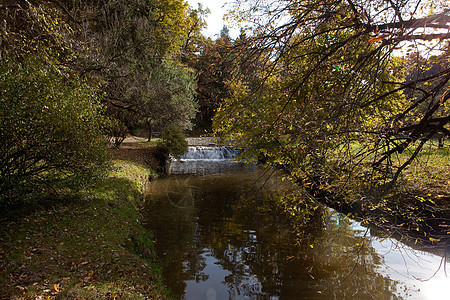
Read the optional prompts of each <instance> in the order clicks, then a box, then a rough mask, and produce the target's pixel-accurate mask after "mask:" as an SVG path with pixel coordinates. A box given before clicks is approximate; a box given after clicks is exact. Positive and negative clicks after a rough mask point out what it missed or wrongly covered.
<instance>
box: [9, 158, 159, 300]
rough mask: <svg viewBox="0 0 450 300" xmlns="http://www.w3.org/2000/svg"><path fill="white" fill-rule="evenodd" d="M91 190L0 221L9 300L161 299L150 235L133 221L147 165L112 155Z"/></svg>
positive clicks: (139, 216) (138, 216)
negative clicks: (107, 173) (105, 174)
mask: <svg viewBox="0 0 450 300" xmlns="http://www.w3.org/2000/svg"><path fill="white" fill-rule="evenodd" d="M114 165H115V168H114V170H113V171H112V172H111V174H110V176H109V177H108V178H106V179H105V180H103V181H102V182H100V183H98V184H97V185H96V187H95V189H94V190H90V191H76V192H75V191H74V192H72V194H67V195H65V196H64V197H63V198H65V199H62V200H61V201H60V203H59V204H54V207H52V208H50V209H45V210H40V211H35V212H34V213H31V214H28V215H25V216H23V215H22V216H20V217H19V216H16V217H15V218H14V219H11V218H9V219H8V220H2V222H1V227H0V291H2V296H3V295H5V296H6V297H8V299H38V298H39V297H42V299H49V298H50V299H56V298H57V299H82V298H84V299H99V298H100V299H104V298H111V299H112V298H114V297H120V298H121V299H148V298H164V297H165V295H166V290H165V288H164V286H163V284H162V281H161V278H160V271H159V267H158V265H157V263H156V261H157V258H156V255H155V252H154V249H153V242H152V235H151V233H149V232H148V231H147V230H146V229H145V228H144V227H143V226H142V224H141V223H140V219H141V215H140V213H139V210H138V207H139V205H140V201H141V196H142V191H143V189H144V187H145V182H146V181H147V180H148V176H149V174H150V170H149V169H148V168H145V167H143V166H142V165H139V164H136V163H131V162H125V161H115V162H114Z"/></svg>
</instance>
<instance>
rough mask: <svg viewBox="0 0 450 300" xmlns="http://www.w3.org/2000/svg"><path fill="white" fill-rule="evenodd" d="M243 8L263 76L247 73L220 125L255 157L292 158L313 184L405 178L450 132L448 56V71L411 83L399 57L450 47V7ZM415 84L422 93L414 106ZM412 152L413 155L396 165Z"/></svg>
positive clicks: (249, 48) (251, 51) (298, 174)
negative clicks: (420, 48)
mask: <svg viewBox="0 0 450 300" xmlns="http://www.w3.org/2000/svg"><path fill="white" fill-rule="evenodd" d="M238 5H239V7H240V9H238V16H239V17H242V18H243V19H245V20H246V21H247V22H248V24H250V25H251V26H252V29H253V34H252V35H250V34H247V38H246V42H245V44H243V46H245V49H246V50H245V51H243V52H242V53H243V58H242V61H243V62H246V63H247V64H249V62H251V63H253V64H254V66H255V67H256V69H255V70H256V73H255V75H254V76H253V78H252V79H251V80H248V78H247V77H246V76H241V77H240V78H238V79H237V80H235V83H234V84H233V86H232V89H233V91H234V94H233V96H232V97H231V98H230V99H229V100H227V102H226V103H225V105H224V106H223V107H222V108H221V110H220V111H219V114H218V117H217V118H216V120H215V122H216V128H218V132H219V133H220V134H222V135H223V136H224V138H225V139H233V140H235V141H236V144H237V145H238V146H240V147H241V148H243V150H245V151H244V153H245V154H246V155H249V156H250V157H254V158H256V159H264V160H267V161H268V162H270V163H272V164H275V165H282V166H283V167H285V168H286V169H287V170H288V171H289V172H290V173H291V174H292V176H293V177H294V178H295V180H297V181H298V182H301V183H305V184H307V185H310V187H313V188H312V190H326V189H327V186H328V185H329V184H330V182H332V181H333V179H339V180H343V178H348V179H352V178H355V177H359V176H361V177H365V178H366V179H367V178H368V179H370V178H371V179H379V178H380V176H384V178H390V180H392V181H393V182H395V181H396V180H397V178H398V176H399V174H400V173H401V172H402V170H404V168H405V167H406V166H407V165H408V164H410V163H411V161H412V160H413V159H414V158H415V157H416V156H417V154H418V153H419V151H420V150H421V148H422V147H423V145H424V144H425V143H426V142H427V141H428V140H430V139H431V138H432V137H433V136H434V135H435V134H436V133H437V132H441V134H444V135H447V136H448V134H449V128H448V124H449V122H450V115H449V113H448V99H449V98H450V93H448V82H449V80H450V73H449V72H450V71H449V70H450V69H449V65H448V61H445V60H443V63H444V67H443V71H441V72H439V73H437V74H434V75H432V76H428V77H422V78H416V79H415V80H413V81H409V82H405V71H406V70H405V67H404V61H403V60H402V59H400V58H397V57H395V56H394V53H395V51H396V50H398V49H399V48H402V47H408V46H411V45H414V44H411V43H412V42H414V43H419V42H422V43H423V44H424V46H426V45H427V43H428V42H429V41H434V42H435V44H434V45H433V48H432V49H433V51H435V52H437V53H440V55H444V54H443V53H444V52H447V51H448V44H446V43H445V41H446V40H447V39H449V38H450V34H449V33H448V26H449V23H450V16H449V10H448V4H446V2H441V1H434V2H431V1H366V0H358V1H351V0H348V1H278V2H273V3H271V4H270V5H264V6H263V5H260V2H259V1H252V0H249V1H245V0H243V1H238ZM421 5H425V6H422V7H425V8H426V9H427V11H428V12H429V13H430V14H429V15H426V14H425V12H424V11H420V9H419V7H421ZM239 7H238V8H239ZM425 28H427V29H425ZM419 29H422V30H424V31H423V32H420V33H419ZM406 42H408V43H409V44H408V43H406ZM240 49H242V48H240ZM420 83H423V84H424V85H423V86H420ZM406 89H410V90H411V89H412V90H414V91H415V92H416V94H417V96H416V97H415V98H414V99H413V100H412V101H407V100H406V99H405V97H404V94H403V92H404V91H405V90H406ZM419 107H420V109H419ZM406 120H408V122H406ZM406 150H409V151H411V155H410V157H409V158H408V159H406V161H401V160H395V154H400V153H403V152H405V151H406ZM367 167H369V168H367ZM370 170H371V172H367V171H370ZM344 182H345V180H344Z"/></svg>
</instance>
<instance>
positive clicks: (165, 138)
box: [158, 125, 188, 158]
mask: <svg viewBox="0 0 450 300" xmlns="http://www.w3.org/2000/svg"><path fill="white" fill-rule="evenodd" d="M158 146H159V148H160V149H161V150H162V152H163V153H164V154H165V156H166V158H168V157H169V156H173V157H175V158H180V156H182V155H183V154H184V153H186V152H187V150H188V143H187V141H186V137H185V135H184V133H183V130H182V129H181V128H180V127H178V126H176V125H169V126H168V127H166V128H165V129H164V131H163V133H162V135H161V141H160V142H159V145H158Z"/></svg>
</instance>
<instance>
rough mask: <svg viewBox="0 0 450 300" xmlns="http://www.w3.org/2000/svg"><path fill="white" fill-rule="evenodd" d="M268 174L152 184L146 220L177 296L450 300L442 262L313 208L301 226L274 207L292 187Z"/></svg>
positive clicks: (249, 172) (246, 173)
mask: <svg viewBox="0 0 450 300" xmlns="http://www.w3.org/2000/svg"><path fill="white" fill-rule="evenodd" d="M261 172H265V173H269V172H268V171H267V170H265V171H264V170H263V171H261V170H260V169H258V168H256V167H254V168H250V169H243V170H240V171H239V172H234V173H230V174H222V175H210V176H201V177H187V176H178V177H168V178H163V179H159V180H157V181H154V182H152V183H151V185H150V187H149V194H148V195H147V198H146V199H147V207H146V210H145V214H146V222H147V226H148V228H149V229H151V230H152V231H153V232H154V234H155V239H156V246H157V251H158V254H159V256H160V259H161V262H162V266H163V270H164V274H163V275H164V279H165V281H166V283H167V285H168V287H169V288H170V289H171V290H172V293H173V295H174V297H175V298H178V299H398V298H406V299H449V298H448V295H450V288H449V286H450V281H449V279H447V278H446V277H445V274H444V265H443V264H441V263H442V259H441V258H440V257H438V256H435V255H432V254H428V253H424V252H421V251H416V250H413V249H411V248H409V247H407V246H405V245H403V244H401V243H399V242H397V241H395V240H392V239H382V238H379V237H375V236H371V234H370V233H371V232H370V230H369V229H367V228H364V227H362V226H361V225H360V224H359V223H358V222H355V221H352V220H351V219H348V218H347V217H345V216H343V215H341V214H339V213H336V212H335V211H333V210H331V209H328V208H326V207H323V206H321V205H319V204H317V203H313V202H311V203H309V202H308V203H309V204H307V205H303V206H302V207H301V208H298V210H297V211H296V212H293V213H296V214H297V215H299V216H300V217H301V216H302V214H304V215H305V218H304V219H301V218H300V219H297V220H300V221H299V222H297V223H296V225H295V226H293V224H292V223H290V221H289V218H287V217H285V216H284V215H283V214H280V213H278V214H277V213H275V212H277V211H280V207H279V206H277V204H276V203H277V202H276V201H275V200H274V199H275V198H276V197H277V196H274V194H279V193H286V192H285V190H289V189H292V187H291V186H290V185H289V184H287V183H286V182H282V181H281V179H280V177H279V176H275V175H272V176H270V177H267V176H265V175H263V174H262V173H261ZM280 190H282V191H280ZM306 210H308V211H306ZM447 264H448V263H447Z"/></svg>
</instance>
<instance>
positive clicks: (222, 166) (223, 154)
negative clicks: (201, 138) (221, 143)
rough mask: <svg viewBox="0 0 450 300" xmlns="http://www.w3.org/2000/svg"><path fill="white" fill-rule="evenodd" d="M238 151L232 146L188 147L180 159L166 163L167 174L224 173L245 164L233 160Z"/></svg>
mask: <svg viewBox="0 0 450 300" xmlns="http://www.w3.org/2000/svg"><path fill="white" fill-rule="evenodd" d="M238 155H239V151H238V150H237V149H234V148H232V147H206V146H196V147H189V150H188V152H187V153H186V154H184V155H183V156H182V157H181V158H180V159H175V160H172V161H170V162H169V163H168V166H167V173H168V175H185V174H189V175H208V174H216V173H224V172H229V171H232V170H236V169H239V168H243V167H245V166H246V164H245V163H242V162H238V161H234V160H233V159H234V158H236V157H237V156H238Z"/></svg>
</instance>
